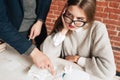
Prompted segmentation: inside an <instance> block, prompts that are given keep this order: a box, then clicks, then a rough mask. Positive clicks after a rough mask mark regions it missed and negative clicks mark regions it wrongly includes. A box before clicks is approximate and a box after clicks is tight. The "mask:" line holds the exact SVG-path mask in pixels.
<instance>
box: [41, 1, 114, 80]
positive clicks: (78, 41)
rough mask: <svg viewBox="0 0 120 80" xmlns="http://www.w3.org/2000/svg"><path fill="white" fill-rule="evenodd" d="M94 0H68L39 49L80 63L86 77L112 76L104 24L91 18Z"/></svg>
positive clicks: (103, 79)
mask: <svg viewBox="0 0 120 80" xmlns="http://www.w3.org/2000/svg"><path fill="white" fill-rule="evenodd" d="M95 9H96V0H68V2H67V5H66V6H65V8H64V10H63V13H62V14H61V15H60V17H59V18H58V20H57V21H56V23H55V27H54V29H53V31H52V33H51V35H49V36H48V37H47V38H46V40H45V41H44V43H43V45H42V46H41V49H42V50H43V52H44V53H46V54H47V55H48V56H52V57H62V58H64V59H66V60H69V61H71V62H74V63H76V64H78V65H79V66H81V67H83V68H84V70H85V72H87V73H88V74H89V75H90V80H112V77H113V76H114V75H115V71H116V68H115V62H114V56H113V52H112V48H111V45H110V40H109V37H108V33H107V29H106V26H105V24H103V23H101V22H99V21H95V20H94V15H95Z"/></svg>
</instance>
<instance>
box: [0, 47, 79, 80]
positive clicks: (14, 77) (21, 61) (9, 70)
mask: <svg viewBox="0 0 120 80" xmlns="http://www.w3.org/2000/svg"><path fill="white" fill-rule="evenodd" d="M57 62H58V63H62V64H66V63H68V64H69V63H70V62H68V61H65V60H63V59H59V58H58V60H57ZM70 64H71V63H70ZM72 64H73V65H74V66H75V67H78V65H76V64H74V63H72ZM32 65H33V63H32V61H31V59H30V58H29V57H28V56H25V55H20V54H19V53H18V52H17V51H16V50H15V49H13V48H12V47H10V46H7V50H5V51H3V52H1V53H0V80H26V77H27V75H28V71H29V69H30V67H31V66H32Z"/></svg>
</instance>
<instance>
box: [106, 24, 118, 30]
mask: <svg viewBox="0 0 120 80" xmlns="http://www.w3.org/2000/svg"><path fill="white" fill-rule="evenodd" d="M106 27H107V29H108V30H115V29H116V26H115V25H111V24H107V25H106Z"/></svg>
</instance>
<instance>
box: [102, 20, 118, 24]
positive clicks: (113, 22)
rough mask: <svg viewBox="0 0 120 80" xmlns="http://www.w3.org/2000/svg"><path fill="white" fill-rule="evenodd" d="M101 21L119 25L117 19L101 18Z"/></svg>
mask: <svg viewBox="0 0 120 80" xmlns="http://www.w3.org/2000/svg"><path fill="white" fill-rule="evenodd" d="M103 22H104V23H106V24H113V25H120V21H119V20H112V19H103Z"/></svg>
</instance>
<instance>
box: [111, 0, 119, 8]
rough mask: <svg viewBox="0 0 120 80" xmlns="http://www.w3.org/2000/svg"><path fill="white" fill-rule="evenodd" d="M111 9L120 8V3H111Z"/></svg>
mask: <svg viewBox="0 0 120 80" xmlns="http://www.w3.org/2000/svg"><path fill="white" fill-rule="evenodd" d="M109 7H112V8H118V7H119V3H117V2H115V1H114V2H113V1H111V2H110V4H109Z"/></svg>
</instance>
